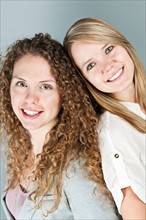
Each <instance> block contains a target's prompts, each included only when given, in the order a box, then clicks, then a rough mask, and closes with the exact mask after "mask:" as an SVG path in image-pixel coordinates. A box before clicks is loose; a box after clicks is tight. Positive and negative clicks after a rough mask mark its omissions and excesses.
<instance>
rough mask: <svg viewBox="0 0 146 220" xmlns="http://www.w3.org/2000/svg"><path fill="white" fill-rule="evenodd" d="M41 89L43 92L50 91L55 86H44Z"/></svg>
mask: <svg viewBox="0 0 146 220" xmlns="http://www.w3.org/2000/svg"><path fill="white" fill-rule="evenodd" d="M40 88H41V89H43V90H49V89H53V86H52V85H50V84H44V85H42V86H41V87H40Z"/></svg>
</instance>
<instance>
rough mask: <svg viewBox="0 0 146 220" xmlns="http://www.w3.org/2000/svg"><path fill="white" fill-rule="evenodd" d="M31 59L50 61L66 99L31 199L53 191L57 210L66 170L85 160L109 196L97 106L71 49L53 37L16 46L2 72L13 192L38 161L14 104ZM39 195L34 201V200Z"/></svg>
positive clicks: (0, 106)
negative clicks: (14, 90) (16, 76)
mask: <svg viewBox="0 0 146 220" xmlns="http://www.w3.org/2000/svg"><path fill="white" fill-rule="evenodd" d="M28 54H31V55H33V56H41V57H43V58H44V59H45V60H47V62H48V64H49V65H50V67H51V73H52V75H53V76H54V77H55V79H56V82H57V84H58V86H59V88H60V91H61V95H62V108H61V111H60V113H59V115H58V121H57V124H56V125H55V126H54V127H53V128H52V130H51V132H50V133H49V134H50V138H49V141H47V143H45V145H44V146H43V149H42V153H41V154H39V155H38V156H39V163H38V164H37V167H36V169H35V172H34V181H35V182H36V183H37V187H36V188H35V190H34V191H33V193H32V194H31V199H32V200H33V201H34V202H35V204H37V197H39V196H41V197H42V199H43V196H44V195H45V193H46V192H47V191H49V190H51V191H52V192H53V194H54V195H57V196H56V197H55V202H54V207H53V209H52V210H53V211H54V210H55V209H56V208H57V207H58V205H59V202H60V199H61V190H62V176H63V171H64V170H67V167H68V164H69V163H70V161H71V160H78V159H79V158H83V160H84V161H85V163H84V165H83V167H85V168H86V169H88V171H89V172H88V173H89V176H88V178H89V179H91V180H94V181H95V182H96V183H97V185H98V186H99V187H100V186H101V189H102V191H103V192H105V194H106V193H108V192H107V189H106V187H105V183H104V180H103V174H102V169H101V157H100V151H99V147H98V136H97V134H96V127H97V124H98V119H97V117H96V113H95V110H94V108H93V107H92V105H91V99H90V95H89V94H88V91H87V90H86V89H85V88H84V85H83V84H82V83H81V82H80V80H79V78H78V74H77V72H76V70H75V68H74V67H73V65H72V63H71V61H70V59H69V57H68V55H67V53H66V51H65V49H64V48H63V46H62V45H61V44H60V43H59V42H58V41H56V40H53V39H52V38H51V37H50V35H49V34H42V33H39V34H36V35H35V36H34V37H32V38H25V39H22V40H18V41H16V42H15V43H14V44H12V45H11V46H10V47H9V48H8V50H7V53H6V55H5V56H3V57H2V59H1V70H0V88H1V89H0V124H1V130H2V135H3V136H4V135H6V137H7V139H8V159H7V162H8V167H9V171H8V177H9V178H8V179H9V181H8V187H7V190H8V189H9V188H14V187H15V186H16V185H18V184H19V180H20V176H21V173H22V172H23V171H24V170H25V169H26V168H28V167H29V166H30V164H29V163H28V161H32V160H33V158H32V156H31V150H32V146H31V142H30V135H29V132H28V131H27V130H26V129H25V128H24V127H23V126H22V124H21V123H20V121H19V120H18V118H17V117H16V115H15V114H14V112H13V109H12V105H11V101H10V91H9V89H10V84H11V78H12V74H13V68H14V65H15V63H16V62H17V61H18V60H19V59H21V58H22V57H23V56H25V55H28ZM32 195H33V196H32Z"/></svg>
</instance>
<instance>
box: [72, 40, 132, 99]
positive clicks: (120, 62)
mask: <svg viewBox="0 0 146 220" xmlns="http://www.w3.org/2000/svg"><path fill="white" fill-rule="evenodd" d="M71 54H72V57H73V59H74V62H75V64H76V65H77V67H78V68H79V69H80V71H81V72H82V74H83V75H84V77H85V78H86V79H87V80H88V81H89V82H90V83H91V84H93V85H94V86H95V87H96V88H97V89H98V90H100V91H102V92H105V93H110V94H111V95H112V96H113V97H115V98H119V99H122V100H123V101H124V99H126V96H127V92H128V93H129V94H130V96H131V98H130V99H131V100H133V98H134V83H133V77H134V65H133V62H132V60H131V58H130V56H129V54H128V53H127V51H126V50H125V49H124V48H123V47H121V46H119V45H109V44H104V43H103V44H101V43H86V42H75V43H73V44H72V46H71Z"/></svg>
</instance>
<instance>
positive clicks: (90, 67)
mask: <svg viewBox="0 0 146 220" xmlns="http://www.w3.org/2000/svg"><path fill="white" fill-rule="evenodd" d="M95 65H96V63H89V64H88V66H87V71H88V70H91V69H92V68H93V67H94V66H95Z"/></svg>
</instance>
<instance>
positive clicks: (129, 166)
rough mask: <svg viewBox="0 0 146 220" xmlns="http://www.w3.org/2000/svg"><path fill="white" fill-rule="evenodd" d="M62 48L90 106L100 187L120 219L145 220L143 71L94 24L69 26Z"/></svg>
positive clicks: (110, 30) (130, 52) (118, 37)
mask: <svg viewBox="0 0 146 220" xmlns="http://www.w3.org/2000/svg"><path fill="white" fill-rule="evenodd" d="M64 46H65V48H66V50H67V51H68V54H69V55H70V57H71V59H72V61H73V63H74V65H75V66H76V69H77V71H78V73H79V76H80V78H81V80H82V81H83V82H84V84H85V85H86V86H87V88H88V89H89V91H90V93H91V94H92V97H93V98H94V100H95V101H96V105H97V106H96V109H97V116H98V118H100V122H99V124H98V125H97V127H98V135H99V139H100V144H99V146H100V151H101V156H102V169H103V173H104V179H105V182H106V185H107V187H108V189H109V190H110V191H111V193H112V195H113V197H114V200H115V202H116V205H117V207H118V210H119V212H120V213H121V215H122V217H123V219H137V220H139V219H141V220H142V219H145V218H146V188H145V186H146V182H145V174H146V173H145V170H146V150H145V147H146V145H145V138H146V136H145V133H146V121H145V119H146V114H145V113H146V98H145V89H146V75H145V70H144V66H143V65H142V63H141V61H140V59H139V57H138V55H137V54H136V51H135V49H134V48H133V46H132V45H131V44H130V42H129V41H128V40H127V39H126V38H125V37H124V36H123V35H122V34H121V33H120V32H119V31H118V30H116V29H115V28H114V27H113V26H112V25H110V24H109V23H107V22H105V21H103V20H100V19H94V18H84V19H81V20H79V21H77V22H75V23H74V24H73V25H72V26H71V27H70V29H69V30H68V32H67V34H66V36H65V39H64Z"/></svg>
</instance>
